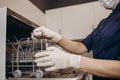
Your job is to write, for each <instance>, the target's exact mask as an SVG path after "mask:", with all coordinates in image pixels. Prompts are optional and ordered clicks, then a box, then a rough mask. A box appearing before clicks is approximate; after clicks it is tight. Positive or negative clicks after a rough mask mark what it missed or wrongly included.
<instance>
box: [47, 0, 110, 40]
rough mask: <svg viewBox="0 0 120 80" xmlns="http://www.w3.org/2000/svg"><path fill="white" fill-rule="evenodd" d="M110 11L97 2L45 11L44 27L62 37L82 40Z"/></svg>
mask: <svg viewBox="0 0 120 80" xmlns="http://www.w3.org/2000/svg"><path fill="white" fill-rule="evenodd" d="M110 12H111V11H109V10H106V9H104V8H103V7H102V6H100V4H99V3H98V1H96V2H91V3H85V4H80V5H75V6H69V7H63V8H56V9H52V10H47V11H46V14H45V15H46V26H47V27H48V28H50V29H51V30H53V31H56V32H58V33H62V35H63V36H65V37H67V38H69V39H72V40H76V39H83V38H85V37H86V36H87V35H88V34H89V33H91V32H92V30H93V29H94V28H96V26H97V25H98V23H99V21H101V19H103V18H105V17H106V16H107V15H108V14H109V13H110Z"/></svg>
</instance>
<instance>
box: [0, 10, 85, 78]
mask: <svg viewBox="0 0 120 80" xmlns="http://www.w3.org/2000/svg"><path fill="white" fill-rule="evenodd" d="M38 26H39V25H37V24H35V23H33V22H32V21H30V20H28V19H26V18H24V17H23V16H21V15H19V14H17V13H16V12H14V11H12V10H10V9H7V8H0V27H1V28H0V45H1V46H0V47H1V48H0V51H1V53H0V63H1V66H0V70H1V71H0V75H1V78H0V79H1V80H5V79H8V80H16V79H19V80H27V79H29V80H30V79H32V80H33V79H37V80H84V79H83V72H81V71H79V70H74V69H66V70H60V71H59V72H45V71H44V68H38V67H37V66H36V64H35V63H34V60H35V58H34V55H35V53H37V52H40V51H42V50H45V48H46V45H47V46H48V44H50V45H51V42H49V41H47V40H45V39H38V40H33V39H31V33H32V31H33V29H34V28H35V27H38Z"/></svg>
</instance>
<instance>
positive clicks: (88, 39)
mask: <svg viewBox="0 0 120 80" xmlns="http://www.w3.org/2000/svg"><path fill="white" fill-rule="evenodd" d="M82 43H83V44H84V45H85V46H86V48H87V49H88V52H89V51H91V50H92V33H91V34H89V35H88V36H87V37H86V38H85V39H83V40H82Z"/></svg>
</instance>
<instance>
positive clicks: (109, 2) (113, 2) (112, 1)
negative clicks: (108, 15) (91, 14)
mask: <svg viewBox="0 0 120 80" xmlns="http://www.w3.org/2000/svg"><path fill="white" fill-rule="evenodd" d="M99 2H100V4H101V5H102V6H103V7H104V8H106V9H115V8H116V7H117V5H118V3H119V2H120V1H119V0H99Z"/></svg>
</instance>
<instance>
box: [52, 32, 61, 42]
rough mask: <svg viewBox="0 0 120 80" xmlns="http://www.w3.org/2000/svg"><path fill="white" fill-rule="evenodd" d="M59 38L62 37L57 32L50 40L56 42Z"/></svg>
mask: <svg viewBox="0 0 120 80" xmlns="http://www.w3.org/2000/svg"><path fill="white" fill-rule="evenodd" d="M61 38H62V35H60V34H58V33H57V34H55V35H54V36H53V38H52V41H54V42H55V43H58V42H59V41H60V40H61Z"/></svg>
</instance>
